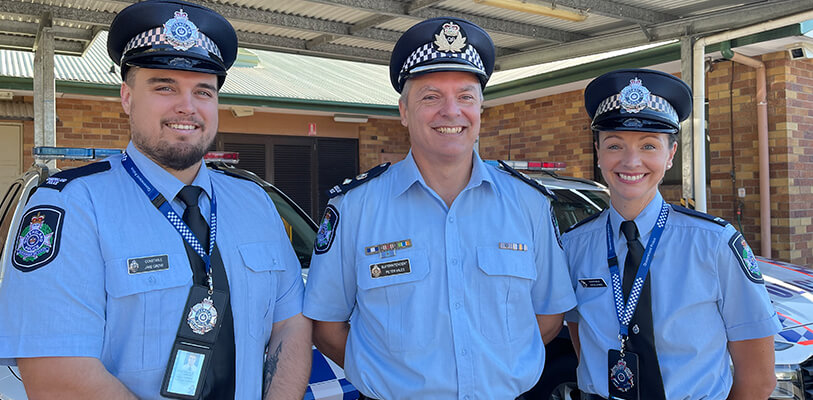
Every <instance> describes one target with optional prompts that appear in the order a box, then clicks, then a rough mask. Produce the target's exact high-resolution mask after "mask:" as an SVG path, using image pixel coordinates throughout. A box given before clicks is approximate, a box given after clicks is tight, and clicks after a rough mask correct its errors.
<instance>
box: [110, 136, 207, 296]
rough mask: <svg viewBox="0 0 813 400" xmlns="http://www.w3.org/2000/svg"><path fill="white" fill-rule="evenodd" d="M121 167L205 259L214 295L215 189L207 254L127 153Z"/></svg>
mask: <svg viewBox="0 0 813 400" xmlns="http://www.w3.org/2000/svg"><path fill="white" fill-rule="evenodd" d="M121 165H122V166H123V167H124V170H125V171H127V173H128V174H130V177H131V178H133V180H134V181H135V182H136V183H137V184H138V186H139V187H140V188H141V190H143V191H144V194H146V195H147V198H149V199H150V202H152V205H154V206H155V208H157V209H158V210H159V211H161V213H162V214H164V217H166V219H167V220H168V221H169V222H170V223H171V224H172V226H174V227H175V229H176V230H177V231H178V233H180V234H181V237H183V239H184V240H186V243H189V245H190V246H192V249H194V250H195V252H196V253H198V255H199V256H200V258H202V259H203V263H204V265H205V266H206V276H207V277H208V281H209V282H208V283H209V294H211V293H212V291H213V290H214V285H213V283H212V273H211V264H210V260H211V254H212V251H213V250H214V248H215V237H216V236H217V201H216V200H215V192H214V188H212V200H211V202H210V209H211V213H210V217H209V225H211V228H210V229H209V252H208V253H207V252H205V251H204V250H203V246H202V245H201V244H200V241H198V238H196V237H195V235H194V234H193V233H192V230H191V229H189V227H188V226H187V225H186V223H185V222H183V219H181V217H179V216H178V214H177V213H176V212H175V211H173V210H172V207H171V206H170V205H169V202H167V200H166V199H165V198H164V195H162V194H161V192H159V191H158V189H156V188H155V186H153V185H152V184H151V183H150V181H149V179H147V177H146V176H144V174H142V173H141V170H139V169H138V167H137V166H136V165H135V163H134V162H133V160H131V159H130V155H129V154H127V152H125V153H124V157H122V159H121ZM201 168H206V167H205V166H201Z"/></svg>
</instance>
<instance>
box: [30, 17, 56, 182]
mask: <svg viewBox="0 0 813 400" xmlns="http://www.w3.org/2000/svg"><path fill="white" fill-rule="evenodd" d="M54 86H55V84H54V31H53V28H52V27H51V15H50V14H49V13H45V14H43V16H42V17H41V19H40V26H39V30H38V31H37V38H36V39H35V41H34V146H56V101H55V99H54V97H55V87H54ZM49 165H50V166H52V167H53V166H55V162H54V161H49Z"/></svg>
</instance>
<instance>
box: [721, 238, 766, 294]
mask: <svg viewBox="0 0 813 400" xmlns="http://www.w3.org/2000/svg"><path fill="white" fill-rule="evenodd" d="M728 247H731V250H732V251H734V257H736V258H737V262H739V263H740V268H742V272H745V276H747V277H748V279H749V280H750V281H751V282H754V283H765V281H764V280H763V279H762V272H760V270H759V265H758V264H757V258H756V257H755V256H754V251H753V250H751V246H749V245H748V242H746V241H745V238H744V237H742V233H739V232H735V233H734V235H732V236H731V239H729V240H728Z"/></svg>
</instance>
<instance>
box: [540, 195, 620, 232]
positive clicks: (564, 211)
mask: <svg viewBox="0 0 813 400" xmlns="http://www.w3.org/2000/svg"><path fill="white" fill-rule="evenodd" d="M553 192H554V193H555V194H556V197H557V198H558V200H557V201H554V202H553V213H554V215H556V222H558V223H559V229H560V230H562V231H563V232H564V231H565V230H567V228H568V227H570V226H573V225H574V224H576V223H577V222H579V221H581V220H583V219H585V218H587V217H589V216H591V215H593V214H595V213H598V212H601V210H603V209H605V208H607V206H608V205H609V204H610V196H609V195H608V194H607V193H605V192H603V191H599V190H577V189H554V190H553Z"/></svg>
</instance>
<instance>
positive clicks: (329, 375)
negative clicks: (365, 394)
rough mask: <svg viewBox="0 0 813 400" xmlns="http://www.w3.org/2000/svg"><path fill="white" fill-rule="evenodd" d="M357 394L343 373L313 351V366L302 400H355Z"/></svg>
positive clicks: (317, 352) (331, 362) (339, 368)
mask: <svg viewBox="0 0 813 400" xmlns="http://www.w3.org/2000/svg"><path fill="white" fill-rule="evenodd" d="M358 397H359V392H358V391H357V390H356V388H354V387H353V385H352V384H351V383H350V382H348V381H347V379H345V377H344V371H343V370H342V369H341V367H339V366H338V365H336V364H335V363H333V361H330V360H329V359H328V358H327V357H325V356H323V355H322V353H320V352H319V350H316V349H315V348H314V349H313V366H312V368H311V377H310V382H308V389H307V390H306V391H305V398H304V400H322V399H325V400H350V399H357V398H358Z"/></svg>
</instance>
